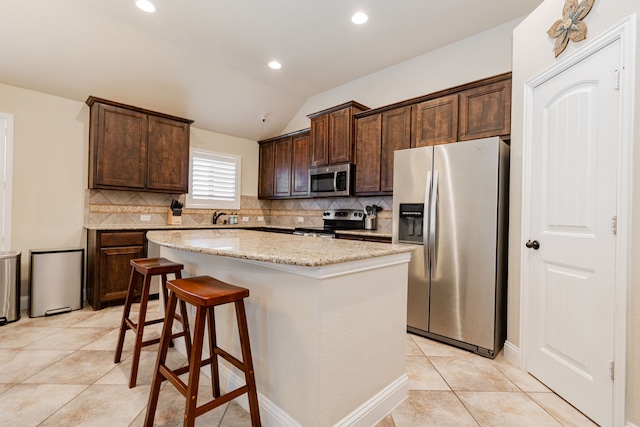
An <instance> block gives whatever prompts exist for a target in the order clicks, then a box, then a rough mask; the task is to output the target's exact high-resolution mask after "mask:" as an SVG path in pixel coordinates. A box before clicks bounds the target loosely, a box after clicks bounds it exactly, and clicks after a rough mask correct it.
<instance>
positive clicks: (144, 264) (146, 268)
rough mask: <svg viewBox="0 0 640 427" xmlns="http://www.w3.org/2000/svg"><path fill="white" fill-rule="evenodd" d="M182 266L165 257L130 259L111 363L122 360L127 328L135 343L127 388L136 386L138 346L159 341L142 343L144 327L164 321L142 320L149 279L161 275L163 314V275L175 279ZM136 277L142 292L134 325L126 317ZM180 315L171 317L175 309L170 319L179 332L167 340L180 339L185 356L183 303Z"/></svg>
mask: <svg viewBox="0 0 640 427" xmlns="http://www.w3.org/2000/svg"><path fill="white" fill-rule="evenodd" d="M183 268H184V266H183V265H182V264H178V263H175V262H171V261H169V260H167V259H165V258H138V259H132V260H131V279H130V280H129V289H128V290H127V298H126V300H125V303H124V311H123V312H122V323H121V324H120V335H119V337H118V344H117V346H116V354H115V358H114V363H119V362H120V358H121V357H122V347H123V345H124V336H125V333H126V332H127V330H128V329H131V330H132V331H133V332H134V333H135V334H136V338H135V340H136V341H135V344H134V347H133V362H132V364H131V378H130V379H129V388H133V387H135V386H136V380H137V378H138V364H139V363H140V350H141V349H142V347H146V346H148V345H153V344H156V343H158V342H160V338H154V339H150V340H147V341H143V339H142V337H143V334H144V327H145V326H148V325H154V324H157V323H161V322H164V318H159V319H153V320H146V317H147V303H148V302H149V288H150V287H151V278H152V277H153V276H162V281H161V285H160V290H161V292H162V296H163V297H164V302H165V315H166V313H167V312H168V310H167V305H166V304H167V274H173V275H174V276H175V277H176V279H180V278H181V277H182V269H183ZM137 274H141V275H142V277H143V280H142V290H141V293H140V311H139V313H138V322H137V323H136V322H134V321H133V320H131V318H130V317H129V314H130V312H131V305H132V304H133V301H134V299H135V297H136V295H135V293H136V287H137V286H136V284H137V283H138V281H137V277H136V275H137ZM180 314H181V315H180V316H178V315H176V314H175V310H174V312H173V314H172V316H173V317H174V318H175V319H176V320H178V321H179V322H180V323H182V332H179V333H176V334H172V335H171V338H172V339H173V338H178V337H184V342H185V346H186V347H187V354H188V355H189V354H191V336H190V335H189V319H188V318H187V306H186V304H185V303H184V302H182V303H181V304H180Z"/></svg>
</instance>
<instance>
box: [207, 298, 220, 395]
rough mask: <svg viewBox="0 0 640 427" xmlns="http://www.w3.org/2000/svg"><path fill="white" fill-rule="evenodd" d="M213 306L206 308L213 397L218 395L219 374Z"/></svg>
mask: <svg viewBox="0 0 640 427" xmlns="http://www.w3.org/2000/svg"><path fill="white" fill-rule="evenodd" d="M214 308H215V307H210V308H209V310H208V313H209V316H208V321H209V323H208V327H209V354H210V355H211V386H212V387H213V397H215V398H218V397H220V374H219V371H218V355H217V354H216V348H217V347H218V339H217V338H216V316H215V311H214Z"/></svg>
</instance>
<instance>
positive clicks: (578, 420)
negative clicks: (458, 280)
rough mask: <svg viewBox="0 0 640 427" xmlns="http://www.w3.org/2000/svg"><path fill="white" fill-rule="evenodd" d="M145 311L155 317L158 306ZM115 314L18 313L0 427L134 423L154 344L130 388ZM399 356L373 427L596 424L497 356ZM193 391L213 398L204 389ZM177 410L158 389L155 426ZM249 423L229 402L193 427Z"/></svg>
mask: <svg viewBox="0 0 640 427" xmlns="http://www.w3.org/2000/svg"><path fill="white" fill-rule="evenodd" d="M150 311H151V312H155V313H157V312H158V303H157V301H155V302H152V303H151V306H150ZM121 315H122V307H112V308H107V309H105V310H101V311H98V312H95V311H92V310H90V309H84V310H78V311H73V312H71V313H65V314H60V315H57V316H52V317H46V318H45V317H41V318H29V317H27V315H26V313H22V318H21V319H20V320H19V321H18V322H15V323H11V324H8V325H5V326H2V327H0V426H11V427H19V426H25V427H28V426H109V427H114V426H116V427H117V426H142V424H143V421H144V416H145V409H146V405H147V399H148V394H149V388H150V384H151V370H152V368H153V364H154V362H155V355H156V353H155V352H156V350H157V346H150V347H145V348H144V351H143V353H142V356H141V361H140V369H139V374H138V385H137V386H136V387H135V388H133V389H129V388H128V386H127V384H128V379H129V373H130V367H131V365H130V363H131V348H132V343H133V334H132V333H131V332H128V333H127V339H126V341H125V352H124V353H123V358H122V362H121V363H120V364H114V363H113V353H114V348H115V343H116V339H117V333H118V327H119V323H120V318H121ZM145 334H148V336H151V335H154V334H157V332H156V331H155V330H154V328H152V327H150V328H147V330H146V331H145ZM148 336H147V335H145V338H147V337H148ZM406 349H407V373H408V376H409V397H408V399H406V400H405V401H404V402H403V403H402V404H400V405H399V406H398V407H397V408H396V409H395V410H394V411H393V412H392V413H391V414H389V415H388V416H387V417H385V418H384V419H383V420H381V421H380V422H379V423H378V424H377V426H376V427H394V426H395V427H405V426H406V427H409V426H420V427H423V426H491V427H493V426H510V427H512V426H518V427H519V426H536V427H538V426H594V425H595V424H593V423H592V422H591V421H590V420H589V419H588V418H586V417H585V416H584V415H582V414H581V413H580V412H578V411H577V410H575V409H574V408H572V407H571V406H570V405H569V404H567V403H566V402H564V401H563V400H562V399H560V398H559V397H558V396H556V395H555V394H554V393H552V392H551V391H550V390H548V389H547V388H546V387H545V386H544V385H542V384H541V383H539V382H538V381H537V380H536V379H535V378H533V377H531V376H530V375H528V374H527V373H525V372H522V371H520V370H519V369H516V368H514V367H513V366H511V365H510V364H509V363H508V362H506V361H505V360H504V359H503V357H502V356H501V355H500V356H498V357H497V358H496V359H495V360H489V359H486V358H483V357H480V356H476V355H473V354H471V353H468V352H466V351H463V350H459V349H457V348H454V347H450V346H447V345H444V344H440V343H437V342H435V341H431V340H428V339H426V338H422V337H419V336H416V335H411V334H407V347H406ZM170 358H171V361H172V363H174V364H175V365H176V366H177V365H180V364H182V363H184V362H185V361H186V360H185V358H184V356H182V355H181V354H180V353H178V352H177V351H175V350H173V349H170ZM201 384H207V381H203V382H201ZM200 393H201V394H202V396H203V397H202V398H203V399H206V398H208V397H209V396H211V388H210V386H209V387H207V386H204V387H202V388H201V390H200ZM183 405H184V400H183V398H182V396H181V395H180V394H179V393H178V392H177V391H176V390H175V389H174V388H173V386H171V385H170V384H168V383H167V382H165V383H164V385H163V388H162V391H161V393H160V402H159V404H158V408H159V409H158V413H157V414H156V418H155V421H156V423H155V425H162V426H179V425H182V410H183ZM250 424H251V423H250V421H249V417H248V414H247V413H246V412H245V411H244V410H243V409H242V408H241V407H240V406H238V405H237V404H235V403H234V402H231V403H228V404H225V405H223V406H221V407H219V408H217V409H216V410H214V411H211V412H209V413H207V414H205V415H204V416H202V417H200V418H198V420H197V424H196V425H201V426H204V425H207V426H220V427H226V426H238V427H244V426H250Z"/></svg>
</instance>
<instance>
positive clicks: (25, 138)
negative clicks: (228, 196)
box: [0, 84, 258, 295]
mask: <svg viewBox="0 0 640 427" xmlns="http://www.w3.org/2000/svg"><path fill="white" fill-rule="evenodd" d="M116 101H117V100H116ZM0 112H3V113H8V114H13V116H14V141H13V144H14V158H13V201H12V226H11V236H12V239H11V240H12V242H11V243H12V245H11V250H15V251H21V252H22V295H26V294H27V283H28V278H29V276H28V264H29V250H30V249H43V248H57V247H84V246H85V243H86V237H85V236H86V235H85V232H84V229H83V225H84V203H85V191H86V189H87V186H88V184H87V183H88V179H87V174H88V158H89V152H88V150H89V149H88V142H89V107H88V106H87V105H86V104H85V103H83V102H78V101H72V100H69V99H65V98H60V97H57V96H52V95H48V94H44V93H41V92H35V91H31V90H26V89H21V88H17V87H14V86H8V85H3V84H0ZM194 126H197V123H195V125H194ZM191 129H192V130H191V143H192V144H193V146H194V147H199V148H205V149H210V150H212V151H218V152H224V153H231V154H238V155H240V156H242V195H246V196H257V194H258V191H257V185H258V184H257V182H258V178H257V174H258V144H256V142H255V141H249V140H246V139H242V138H236V137H231V136H227V135H222V134H219V133H215V132H210V131H205V130H201V129H198V128H197V127H193V126H192V128H191Z"/></svg>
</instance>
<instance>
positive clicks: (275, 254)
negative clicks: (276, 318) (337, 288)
mask: <svg viewBox="0 0 640 427" xmlns="http://www.w3.org/2000/svg"><path fill="white" fill-rule="evenodd" d="M147 239H148V240H149V241H150V242H153V243H156V244H158V245H160V246H166V247H169V248H174V249H180V250H184V251H190V252H199V253H204V254H210V255H219V256H228V257H232V258H241V259H248V260H254V261H263V262H271V263H276V264H289V265H298V266H304V267H320V266H324V265H330V264H337V263H341V262H347V261H357V260H362V259H367V258H375V257H380V256H386V255H394V254H400V253H407V252H412V251H413V250H414V249H415V248H413V247H412V246H409V245H391V244H388V243H374V242H362V241H353V240H343V239H325V238H321V237H306V236H295V235H292V234H279V233H263V232H260V231H253V230H239V229H231V230H221V229H216V230H152V231H149V232H148V233H147Z"/></svg>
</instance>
